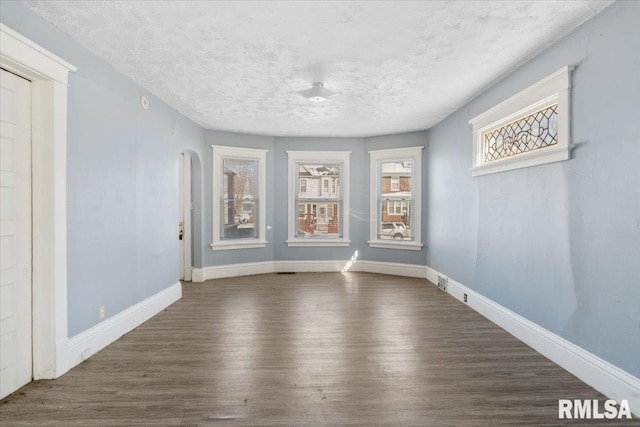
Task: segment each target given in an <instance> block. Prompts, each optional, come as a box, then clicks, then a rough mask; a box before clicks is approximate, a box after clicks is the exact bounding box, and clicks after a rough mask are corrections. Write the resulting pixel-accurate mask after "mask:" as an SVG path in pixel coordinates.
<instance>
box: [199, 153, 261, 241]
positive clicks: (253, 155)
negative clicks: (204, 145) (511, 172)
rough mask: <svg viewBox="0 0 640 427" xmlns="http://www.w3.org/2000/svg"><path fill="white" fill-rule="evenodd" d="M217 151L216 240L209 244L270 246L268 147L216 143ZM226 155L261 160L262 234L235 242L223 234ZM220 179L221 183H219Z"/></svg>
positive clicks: (259, 229)
mask: <svg viewBox="0 0 640 427" xmlns="http://www.w3.org/2000/svg"><path fill="white" fill-rule="evenodd" d="M211 149H212V155H213V168H212V169H213V175H212V176H213V182H214V185H213V241H212V242H211V244H210V245H209V246H210V247H211V250H213V251H221V250H232V249H253V248H263V247H265V246H266V244H267V241H266V236H267V231H266V230H267V219H266V218H267V206H266V203H265V201H266V200H267V171H266V170H267V153H268V150H261V149H257V148H246V147H231V146H225V145H212V146H211ZM225 158H234V159H246V160H256V161H258V195H257V198H256V199H257V200H258V238H257V239H237V240H236V241H234V242H230V241H227V240H223V239H222V236H221V234H220V220H221V218H220V210H221V206H220V200H221V199H222V175H219V174H220V173H221V172H222V171H223V161H224V159H225ZM215 183H219V185H215Z"/></svg>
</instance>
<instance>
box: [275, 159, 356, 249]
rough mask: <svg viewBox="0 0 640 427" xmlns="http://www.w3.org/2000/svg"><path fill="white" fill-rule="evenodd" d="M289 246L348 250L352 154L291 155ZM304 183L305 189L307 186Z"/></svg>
mask: <svg viewBox="0 0 640 427" xmlns="http://www.w3.org/2000/svg"><path fill="white" fill-rule="evenodd" d="M287 154H288V156H289V216H288V219H289V233H288V239H287V244H288V245H289V246H348V245H349V243H350V241H349V184H348V183H349V159H350V154H351V152H349V151H288V152H287ZM303 183H304V185H303Z"/></svg>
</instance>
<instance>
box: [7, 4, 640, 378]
mask: <svg viewBox="0 0 640 427" xmlns="http://www.w3.org/2000/svg"><path fill="white" fill-rule="evenodd" d="M0 12H1V14H0V18H1V20H2V22H3V23H5V24H7V25H9V26H10V27H12V28H14V29H15V30H17V31H19V32H21V33H22V34H24V35H26V36H27V37H29V38H31V39H32V40H34V41H35V42H37V43H39V44H41V45H42V46H44V47H45V48H47V49H49V50H51V51H52V52H54V53H55V54H57V55H59V56H61V57H62V58H64V59H66V60H68V61H69V62H71V63H73V64H74V65H76V66H77V67H78V68H79V70H78V73H76V74H71V76H70V87H69V119H68V120H69V124H68V133H69V137H68V162H67V163H68V170H67V174H68V195H67V196H68V206H67V208H68V230H69V236H68V259H69V261H68V275H69V285H68V306H69V313H68V317H69V335H70V336H73V335H75V334H77V333H79V332H81V331H83V330H86V329H87V328H89V327H91V326H93V325H95V324H96V323H97V308H98V307H99V306H101V305H105V306H106V307H107V315H108V316H112V315H113V314H116V313H118V312H120V311H122V310H124V309H126V308H128V307H130V306H132V305H134V304H136V303H137V302H139V301H141V300H143V299H145V298H147V297H149V296H151V295H153V294H155V293H157V292H158V291H160V290H162V289H164V288H166V287H167V286H169V285H171V284H173V283H175V282H176V281H177V279H178V262H177V260H178V245H177V240H176V239H175V233H176V222H177V216H178V196H177V195H178V188H177V183H178V176H177V175H178V160H179V153H180V152H182V151H187V152H189V153H190V154H191V155H192V156H193V158H194V160H193V164H194V172H195V173H194V196H195V200H194V204H195V209H194V220H195V223H196V226H195V227H196V230H195V236H194V265H195V266H196V267H201V266H211V265H224V264H235V263H240V262H255V261H269V260H323V259H347V258H349V257H350V256H351V254H352V253H353V252H354V251H355V250H356V249H357V250H359V252H360V254H361V259H370V260H377V261H392V262H405V263H410V264H424V263H426V264H427V265H429V266H431V267H434V268H436V269H437V270H439V271H441V272H443V273H445V274H447V275H449V276H450V277H452V278H453V279H455V280H458V281H460V282H462V283H463V284H465V285H467V286H470V287H472V288H474V289H475V290H477V291H478V292H480V293H482V294H484V295H486V296H487V297H489V298H491V299H493V300H495V301H497V302H498V303H500V304H502V305H504V306H506V307H508V308H510V309H512V310H513V311H515V312H517V313H519V314H521V315H523V316H525V317H527V318H529V319H530V320H532V321H534V322H536V323H538V324H540V325H542V326H544V327H545V328H547V329H549V330H550V331H552V332H555V333H557V334H559V335H561V336H563V337H565V338H567V339H569V340H570V341H572V342H574V343H576V344H577V345H579V346H581V347H584V348H585V349H587V350H589V351H591V352H593V353H595V354H597V355H599V356H601V357H603V358H604V359H606V360H608V361H610V362H611V363H613V364H615V365H617V366H620V367H621V368H623V369H626V370H627V371H629V372H630V373H632V374H634V375H636V376H640V363H639V362H638V360H640V303H638V301H640V267H639V263H638V260H640V194H639V192H640V167H639V165H640V78H639V77H638V76H640V58H639V55H640V30H639V29H638V25H637V21H638V17H640V3H638V2H617V3H616V4H614V5H613V6H611V7H610V8H608V9H607V10H605V11H604V12H603V13H601V14H600V15H598V16H597V17H596V18H594V19H593V20H591V21H589V22H587V23H586V24H584V25H583V26H582V27H581V28H579V29H578V30H576V31H575V32H573V33H572V34H570V35H569V36H567V37H566V38H565V39H563V40H562V41H560V42H559V43H556V44H555V45H554V46H552V47H551V48H549V49H547V50H546V51H545V52H543V53H542V54H540V55H539V56H537V57H536V58H534V59H533V60H532V61H530V62H528V63H527V64H525V65H524V66H523V67H521V68H520V69H519V70H517V71H516V72H514V73H512V74H511V75H509V76H508V77H507V78H505V79H503V80H502V81H501V82H499V83H498V84H496V85H495V86H494V87H492V88H491V89H490V90H488V91H486V92H485V93H484V94H482V95H481V96H480V97H478V98H476V99H475V100H473V101H472V102H470V103H469V104H467V105H466V106H464V107H463V108H461V109H460V110H459V111H457V112H456V113H454V114H452V115H451V116H450V117H448V118H447V119H445V120H443V121H442V122H441V123H440V124H438V125H437V126H435V127H434V128H432V129H431V130H429V131H428V132H416V133H410V134H402V135H392V136H381V137H376V138H364V139H361V138H344V139H332V138H272V137H264V136H254V135H242V134H233V133H228V132H217V131H204V130H203V129H202V128H200V127H199V126H197V125H196V124H194V123H193V122H191V121H190V120H188V119H186V118H185V117H183V116H182V115H180V114H178V113H177V112H176V111H174V110H173V109H171V108H169V107H168V106H166V105H165V104H163V103H162V102H161V101H160V100H158V99H157V98H155V97H154V96H153V95H152V94H150V93H148V92H147V91H146V90H144V89H143V88H141V87H140V86H138V85H136V84H134V83H133V82H131V81H130V80H128V79H127V78H125V77H123V76H122V75H121V74H119V73H118V72H117V71H115V70H114V69H113V68H112V67H111V66H110V65H108V64H106V63H104V62H103V61H101V60H99V59H97V58H96V57H95V56H94V55H93V54H91V53H90V52H88V51H87V50H86V49H84V48H82V47H81V46H79V45H78V44H77V43H75V42H73V41H72V40H70V39H69V38H68V37H67V36H66V35H65V34H64V33H62V32H61V31H59V30H57V29H56V28H54V27H53V26H52V25H50V24H49V23H48V22H46V21H44V20H43V19H42V18H40V17H38V16H37V15H35V14H34V13H32V12H31V11H29V10H28V9H26V8H25V7H23V6H22V5H21V4H20V3H17V2H14V1H3V2H0ZM567 64H575V65H577V66H578V67H577V69H576V71H575V75H574V79H573V83H574V88H573V95H572V101H573V113H572V120H573V123H572V131H573V141H574V142H576V143H579V146H578V148H576V150H574V153H573V159H572V160H570V161H568V162H563V163H556V164H551V165H545V166H538V167H533V168H529V169H524V170H518V171H513V172H508V173H502V174H496V175H489V176H484V177H480V178H475V179H474V178H472V177H471V174H470V172H469V171H468V169H469V167H470V166H471V152H472V146H471V143H472V140H471V128H470V126H469V125H468V123H467V121H468V120H469V119H470V118H472V117H474V116H475V115H477V114H479V113H481V112H483V111H485V110H486V109H488V108H490V107H492V106H493V105H495V104H497V103H498V102H500V101H502V100H504V99H506V98H508V97H509V96H511V95H513V94H514V93H516V92H518V91H519V90H521V89H523V88H525V87H527V86H529V85H530V84H532V83H534V82H536V81H537V80H539V79H540V78H542V77H544V76H546V75H548V74H550V73H551V72H553V71H555V70H557V69H559V68H560V67H562V66H564V65H567ZM141 95H146V96H147V97H149V99H150V101H151V108H150V110H149V111H146V112H145V111H143V110H141V109H140V107H139V101H138V100H139V97H140V96H141ZM425 141H427V142H428V143H427V148H426V149H425V152H424V157H423V233H422V234H423V242H424V243H425V248H424V249H423V251H419V252H409V251H394V250H381V249H370V248H368V247H367V246H366V243H365V242H366V240H367V239H368V225H367V220H368V216H369V204H368V203H369V202H368V194H369V187H368V185H369V184H368V182H369V180H368V164H369V159H368V154H367V151H368V150H372V149H382V148H396V147H408V146H415V145H424V143H425ZM211 144H218V145H232V146H241V147H254V148H262V149H267V150H269V154H268V156H267V167H268V170H270V171H272V173H268V175H267V176H268V182H267V226H268V229H267V240H268V241H269V245H268V246H267V247H266V248H264V249H252V250H243V251H223V252H212V251H211V249H210V248H209V246H208V245H209V243H210V242H211V235H212V228H211V227H212V212H211V206H212V200H211V188H212V187H211V186H212V174H213V171H212V164H211V151H210V148H209V145H211ZM286 150H351V151H352V152H353V154H352V158H351V173H352V178H351V192H352V199H351V208H352V209H351V210H352V214H351V240H352V241H353V242H354V243H352V245H351V247H348V248H339V249H336V248H331V249H307V248H288V247H287V246H286V244H285V243H284V242H285V240H286V237H287V226H286V217H287V215H286V214H287V196H286V179H287V178H286V173H287V172H286V170H287V157H286V153H285V151H286Z"/></svg>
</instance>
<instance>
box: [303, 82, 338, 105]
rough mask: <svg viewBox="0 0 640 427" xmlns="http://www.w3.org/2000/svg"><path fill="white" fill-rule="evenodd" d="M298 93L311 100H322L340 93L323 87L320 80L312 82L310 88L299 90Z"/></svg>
mask: <svg viewBox="0 0 640 427" xmlns="http://www.w3.org/2000/svg"><path fill="white" fill-rule="evenodd" d="M298 93H299V94H300V95H302V96H304V97H305V98H308V99H310V100H311V101H313V102H323V101H326V100H327V99H331V98H335V97H336V96H338V95H340V94H339V93H337V92H333V91H331V90H329V89H327V88H325V87H324V84H322V83H321V82H316V83H314V84H313V86H312V87H311V89H307V90H301V91H300V92H298Z"/></svg>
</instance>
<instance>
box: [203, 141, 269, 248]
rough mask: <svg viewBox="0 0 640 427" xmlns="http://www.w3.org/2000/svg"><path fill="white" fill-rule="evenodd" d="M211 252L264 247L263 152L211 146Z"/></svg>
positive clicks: (264, 151) (264, 157) (264, 162)
mask: <svg viewBox="0 0 640 427" xmlns="http://www.w3.org/2000/svg"><path fill="white" fill-rule="evenodd" d="M212 149H213V243H212V244H211V248H212V249H213V250H223V249H240V248H243V249H244V248H250V247H264V246H265V245H266V243H267V242H266V241H265V207H264V206H263V205H262V202H263V200H264V195H265V190H266V188H265V187H266V186H265V178H266V171H265V166H266V153H267V152H266V150H257V149H251V148H239V147H225V146H212Z"/></svg>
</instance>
